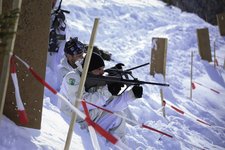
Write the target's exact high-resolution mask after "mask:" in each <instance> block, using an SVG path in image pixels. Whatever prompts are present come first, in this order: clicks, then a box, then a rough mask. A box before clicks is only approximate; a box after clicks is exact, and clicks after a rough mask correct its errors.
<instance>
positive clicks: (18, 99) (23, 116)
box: [10, 56, 28, 125]
mask: <svg viewBox="0 0 225 150" xmlns="http://www.w3.org/2000/svg"><path fill="white" fill-rule="evenodd" d="M10 73H11V77H12V80H13V85H14V88H15V96H16V105H17V112H18V115H19V121H20V123H21V124H22V125H26V124H28V118H27V114H26V111H25V108H24V106H23V102H22V99H21V97H20V90H19V84H18V79H17V75H16V65H15V58H14V56H11V59H10Z"/></svg>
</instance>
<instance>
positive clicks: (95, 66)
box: [58, 53, 143, 138]
mask: <svg viewBox="0 0 225 150" xmlns="http://www.w3.org/2000/svg"><path fill="white" fill-rule="evenodd" d="M82 65H83V64H82ZM104 67H105V64H104V61H103V59H102V57H101V56H100V55H98V54H97V53H92V56H91V60H90V64H89V69H88V74H93V75H99V76H102V75H103V74H104ZM81 74H82V68H79V67H78V68H77V69H75V70H73V71H70V72H69V73H67V74H66V76H65V77H64V78H63V82H62V86H61V90H60V93H61V94H62V95H63V96H65V97H66V98H67V99H68V100H69V101H70V102H71V103H72V104H74V103H75V99H76V97H77V92H78V87H79V82H80V79H81ZM87 82H88V80H87V81H86V83H85V85H86V87H85V91H84V93H83V99H84V100H85V101H87V102H90V103H93V104H95V105H97V106H99V107H103V108H105V109H108V110H110V111H112V112H117V113H122V111H123V110H124V109H126V108H127V107H128V105H129V104H130V103H131V102H132V101H134V100H135V99H137V98H141V97H142V93H143V88H142V86H133V87H132V88H131V89H130V90H126V91H125V92H123V93H122V94H120V95H119V96H118V95H117V94H118V92H119V91H120V90H121V86H117V85H116V84H111V85H107V84H103V85H101V84H100V85H98V86H94V87H88V86H87V85H88V83H87ZM58 102H59V107H60V109H61V110H62V111H63V112H65V113H66V114H71V112H72V111H71V109H70V108H69V107H68V106H67V105H66V104H64V103H63V102H61V100H59V101H58ZM87 107H88V110H89V114H90V117H91V119H92V120H93V121H95V122H96V123H97V124H99V125H100V126H101V127H102V128H104V129H105V130H106V131H108V132H110V133H112V134H114V135H115V136H117V137H120V138H122V137H123V136H124V134H125V121H124V120H123V119H121V118H119V117H117V116H115V115H113V114H110V113H107V112H105V111H103V110H101V109H98V108H96V107H94V106H91V105H88V104H87ZM80 109H81V110H83V108H82V107H80ZM77 122H78V123H79V124H80V125H81V127H82V128H86V127H87V125H86V122H85V121H84V120H82V119H81V118H79V117H78V119H77Z"/></svg>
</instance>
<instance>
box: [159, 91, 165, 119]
mask: <svg viewBox="0 0 225 150" xmlns="http://www.w3.org/2000/svg"><path fill="white" fill-rule="evenodd" d="M160 97H161V104H162V107H163V106H164V98H163V97H164V96H163V89H162V88H160ZM162 114H163V117H166V111H165V107H163V108H162Z"/></svg>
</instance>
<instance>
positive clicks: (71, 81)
mask: <svg viewBox="0 0 225 150" xmlns="http://www.w3.org/2000/svg"><path fill="white" fill-rule="evenodd" d="M78 72H79V71H78V70H74V71H71V72H69V73H68V74H66V76H65V77H64V79H63V82H62V86H61V90H60V93H61V94H63V95H64V96H65V97H66V98H67V99H68V100H69V101H70V102H71V103H72V104H74V103H75V100H76V97H77V96H78V89H79V84H80V74H79V73H78ZM111 96H112V95H111V93H110V92H109V91H108V87H107V85H106V86H102V87H98V89H97V90H96V91H94V92H86V91H84V92H83V97H82V98H83V99H85V100H86V101H88V102H91V103H94V104H95V105H98V106H103V105H104V104H105V103H106V101H107V100H108V99H109V98H110V97H111ZM87 107H88V109H93V108H95V107H93V106H91V105H88V104H87ZM80 108H81V109H83V107H82V106H81V107H80Z"/></svg>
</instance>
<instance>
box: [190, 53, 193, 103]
mask: <svg viewBox="0 0 225 150" xmlns="http://www.w3.org/2000/svg"><path fill="white" fill-rule="evenodd" d="M192 75H193V52H191V74H190V78H191V80H190V81H191V83H190V99H191V100H192Z"/></svg>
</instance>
